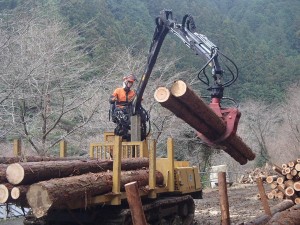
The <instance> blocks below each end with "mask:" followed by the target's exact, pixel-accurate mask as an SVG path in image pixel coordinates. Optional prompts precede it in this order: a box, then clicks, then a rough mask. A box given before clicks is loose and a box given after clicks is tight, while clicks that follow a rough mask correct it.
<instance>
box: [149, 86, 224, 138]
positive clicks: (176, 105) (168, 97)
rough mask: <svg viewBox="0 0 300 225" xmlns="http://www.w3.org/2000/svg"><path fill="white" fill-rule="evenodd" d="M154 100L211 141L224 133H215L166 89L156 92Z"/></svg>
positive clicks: (158, 89) (162, 88)
mask: <svg viewBox="0 0 300 225" xmlns="http://www.w3.org/2000/svg"><path fill="white" fill-rule="evenodd" d="M154 98H155V100H156V101H157V102H159V103H160V104H161V105H162V106H163V107H165V108H167V109H169V110H170V111H171V112H173V113H174V114H175V115H176V116H177V117H178V118H180V119H182V120H183V121H185V122H186V123H187V124H189V125H190V126H191V127H193V128H194V129H195V130H197V131H200V132H201V133H203V135H205V136H206V137H207V138H209V139H212V140H213V139H216V138H218V136H219V135H221V134H222V133H218V131H217V132H216V131H213V130H212V129H211V128H210V127H209V126H208V125H207V124H206V123H205V121H203V120H201V119H199V118H198V117H197V115H195V114H194V113H193V112H192V111H190V110H189V109H188V108H187V107H186V106H185V105H183V104H182V103H181V102H180V101H178V100H177V99H176V98H175V97H174V96H173V95H172V94H171V93H170V91H169V90H168V89H167V88H165V87H159V88H157V89H156V90H155V92H154Z"/></svg>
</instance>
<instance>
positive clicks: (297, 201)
mask: <svg viewBox="0 0 300 225" xmlns="http://www.w3.org/2000/svg"><path fill="white" fill-rule="evenodd" d="M294 202H295V204H296V205H299V204H300V197H297V198H295V200H294Z"/></svg>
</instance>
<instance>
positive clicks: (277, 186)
mask: <svg viewBox="0 0 300 225" xmlns="http://www.w3.org/2000/svg"><path fill="white" fill-rule="evenodd" d="M273 170H274V171H276V172H277V173H278V174H279V176H278V177H275V176H268V177H267V178H266V182H267V183H268V184H269V185H270V187H271V189H272V190H271V191H270V192H269V193H267V196H268V198H269V199H273V198H279V199H286V198H287V199H291V200H293V201H294V202H295V204H300V158H299V159H297V160H295V161H290V162H288V163H284V164H282V165H281V167H279V166H275V165H274V166H273Z"/></svg>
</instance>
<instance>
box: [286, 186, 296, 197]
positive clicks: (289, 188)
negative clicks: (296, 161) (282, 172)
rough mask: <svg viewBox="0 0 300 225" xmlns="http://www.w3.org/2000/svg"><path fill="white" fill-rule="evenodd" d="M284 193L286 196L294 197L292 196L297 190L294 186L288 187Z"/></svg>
mask: <svg viewBox="0 0 300 225" xmlns="http://www.w3.org/2000/svg"><path fill="white" fill-rule="evenodd" d="M284 194H285V195H286V196H289V197H292V196H294V195H295V190H294V188H293V187H287V188H286V189H285V191H284Z"/></svg>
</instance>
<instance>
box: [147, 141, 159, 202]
mask: <svg viewBox="0 0 300 225" xmlns="http://www.w3.org/2000/svg"><path fill="white" fill-rule="evenodd" d="M149 145H150V146H149V149H150V154H149V189H150V192H149V194H148V196H149V198H156V196H157V195H156V192H155V187H156V175H155V171H156V141H155V140H153V139H151V140H149Z"/></svg>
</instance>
